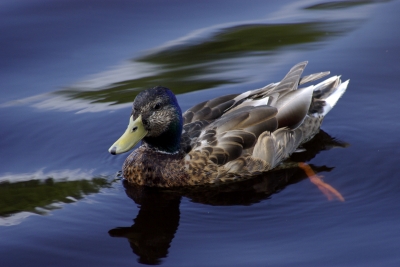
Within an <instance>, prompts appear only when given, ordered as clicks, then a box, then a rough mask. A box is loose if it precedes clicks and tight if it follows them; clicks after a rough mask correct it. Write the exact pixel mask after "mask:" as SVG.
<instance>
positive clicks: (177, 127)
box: [143, 121, 182, 154]
mask: <svg viewBox="0 0 400 267" xmlns="http://www.w3.org/2000/svg"><path fill="white" fill-rule="evenodd" d="M181 135H182V121H177V122H173V123H171V124H170V126H169V128H168V129H167V130H166V131H164V132H163V133H162V134H161V135H159V136H157V137H145V138H143V145H145V146H148V147H150V148H151V149H153V150H155V151H159V152H160V153H167V154H175V153H178V152H179V149H180V143H181Z"/></svg>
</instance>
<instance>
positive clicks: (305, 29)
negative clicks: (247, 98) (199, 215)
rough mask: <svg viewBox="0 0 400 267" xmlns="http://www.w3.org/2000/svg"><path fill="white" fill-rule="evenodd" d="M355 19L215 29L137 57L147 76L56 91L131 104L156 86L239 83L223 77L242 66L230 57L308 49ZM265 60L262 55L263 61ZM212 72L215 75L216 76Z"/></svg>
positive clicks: (186, 88) (348, 27) (193, 88)
mask: <svg viewBox="0 0 400 267" xmlns="http://www.w3.org/2000/svg"><path fill="white" fill-rule="evenodd" d="M357 23H358V21H357V22H356V21H335V22H329V23H327V22H325V23H321V22H310V23H297V24H249V25H241V26H236V27H230V28H225V29H221V30H219V31H218V32H216V33H214V34H211V36H209V37H207V38H203V39H199V40H196V41H193V42H185V43H183V44H179V45H174V46H169V47H166V48H163V49H161V50H157V51H154V52H151V53H148V54H147V55H144V56H142V57H140V58H137V59H135V60H134V61H135V62H137V63H146V64H151V65H152V66H154V69H155V72H152V73H149V76H146V77H140V78H136V79H131V80H125V81H121V82H117V83H113V84H110V85H107V86H106V88H94V89H96V90H91V91H83V90H81V89H80V88H76V89H66V90H62V91H60V92H59V93H61V94H63V95H67V96H68V97H70V98H72V99H85V100H88V101H90V102H91V103H106V102H108V103H109V102H112V103H114V104H121V103H128V102H132V101H133V99H134V98H135V96H136V95H137V94H138V92H140V91H141V90H144V89H146V88H149V87H153V86H156V85H163V86H167V87H169V88H172V89H173V91H174V93H176V94H181V93H185V92H190V91H196V90H201V89H208V88H214V87H217V86H220V85H224V84H232V83H238V82H242V81H243V80H242V79H244V78H242V79H241V78H240V77H239V78H238V77H223V76H224V74H225V76H226V72H227V71H230V70H235V69H236V70H237V69H243V66H242V64H241V63H240V62H239V63H237V64H236V63H234V61H233V60H238V59H244V58H249V57H260V56H268V55H272V54H275V53H278V51H280V50H282V49H285V48H288V49H289V48H290V49H314V48H315V47H316V46H317V45H322V44H323V41H325V42H326V41H327V40H328V39H330V38H333V37H337V36H341V35H343V34H345V33H347V32H349V31H350V30H352V29H354V27H355V26H356V25H357ZM267 63H268V59H265V64H267ZM217 76H218V77H217Z"/></svg>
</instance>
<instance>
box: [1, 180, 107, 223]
mask: <svg viewBox="0 0 400 267" xmlns="http://www.w3.org/2000/svg"><path fill="white" fill-rule="evenodd" d="M110 185H111V183H110V182H109V181H108V180H107V179H105V178H93V179H92V180H77V181H61V182H55V181H54V179H53V178H48V179H46V180H44V181H40V180H31V181H24V182H17V183H9V182H3V183H0V216H2V217H8V216H10V215H12V214H15V213H19V212H24V211H25V212H32V213H36V214H45V213H46V210H53V209H57V208H59V207H58V206H56V205H54V204H55V203H72V202H75V200H79V199H82V198H83V197H84V196H85V195H89V194H94V193H98V192H99V191H100V189H101V188H105V187H109V186H110ZM38 208H39V209H38ZM41 209H44V210H41Z"/></svg>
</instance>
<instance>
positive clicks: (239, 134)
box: [108, 61, 349, 188]
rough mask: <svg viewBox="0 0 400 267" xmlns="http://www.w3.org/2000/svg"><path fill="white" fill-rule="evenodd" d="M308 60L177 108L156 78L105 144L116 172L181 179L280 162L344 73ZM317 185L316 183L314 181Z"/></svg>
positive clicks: (165, 183) (242, 173)
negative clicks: (119, 159) (276, 77)
mask: <svg viewBox="0 0 400 267" xmlns="http://www.w3.org/2000/svg"><path fill="white" fill-rule="evenodd" d="M307 63H308V62H307V61H304V62H300V63H298V64H296V65H295V66H293V67H292V68H291V69H290V70H289V72H288V73H287V74H286V76H285V77H284V78H283V79H282V80H281V81H280V82H276V83H270V84H268V85H266V86H264V87H262V88H259V89H254V90H249V91H246V92H243V93H239V94H229V95H224V96H220V97H217V98H214V99H211V100H208V101H204V102H202V103H199V104H197V105H195V106H193V107H191V108H189V109H188V110H187V111H186V112H184V113H182V111H181V108H180V106H179V104H178V101H177V99H176V97H175V95H174V94H173V92H172V91H171V90H170V89H168V88H166V87H162V86H156V87H154V88H150V89H147V90H144V91H141V92H140V93H139V94H138V95H137V96H136V98H135V99H134V102H133V107H132V112H131V114H130V117H129V123H128V127H127V129H126V131H125V132H124V133H123V134H122V136H121V137H120V138H119V139H118V140H117V141H116V142H115V143H114V144H113V145H112V146H111V147H110V148H109V150H108V151H109V152H110V153H111V154H113V155H117V154H121V153H125V152H128V151H130V150H131V149H133V148H134V147H135V146H136V145H137V144H138V143H139V142H140V141H141V144H140V146H139V147H138V148H136V149H135V150H133V152H132V153H131V154H130V155H129V156H128V157H127V158H126V160H125V161H124V163H123V166H122V175H123V177H124V178H125V179H126V180H127V181H128V182H129V183H131V184H135V185H142V186H149V187H163V188H171V187H182V186H184V187H187V186H198V185H210V184H219V183H224V182H229V181H231V182H232V181H238V180H243V179H250V178H251V177H255V176H257V175H260V174H263V173H267V172H270V171H273V170H274V169H277V168H279V166H280V165H282V164H283V162H284V161H285V160H286V159H288V158H289V156H290V155H291V154H292V153H294V152H296V150H299V149H301V146H302V144H304V143H306V142H307V141H309V140H311V139H312V138H313V137H314V136H315V135H316V134H317V133H318V132H319V130H320V126H321V123H322V121H323V119H324V117H325V116H326V114H327V113H328V112H329V111H330V110H331V109H332V108H333V107H334V106H335V104H336V103H337V101H338V100H339V98H340V97H341V96H342V95H343V94H344V92H345V91H346V89H347V86H348V83H349V80H347V81H345V82H342V81H341V76H332V77H330V78H327V79H325V80H323V81H322V82H319V83H317V84H315V85H308V86H305V84H307V83H310V82H314V81H316V80H319V79H321V78H323V77H325V76H327V75H329V74H330V72H329V71H325V72H319V73H314V74H310V75H307V76H302V74H303V71H304V69H305V67H306V65H307ZM319 186H320V185H319Z"/></svg>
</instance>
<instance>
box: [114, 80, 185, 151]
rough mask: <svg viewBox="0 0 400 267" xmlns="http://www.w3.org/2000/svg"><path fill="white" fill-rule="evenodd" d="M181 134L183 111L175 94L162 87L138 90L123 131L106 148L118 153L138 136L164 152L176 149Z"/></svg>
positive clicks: (131, 143) (136, 141) (125, 148)
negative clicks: (126, 125)
mask: <svg viewBox="0 0 400 267" xmlns="http://www.w3.org/2000/svg"><path fill="white" fill-rule="evenodd" d="M181 134H182V111H181V108H180V107H179V105H178V101H177V100H176V97H175V95H174V94H173V93H172V92H171V90H169V89H168V88H165V87H159V86H158V87H154V88H151V89H147V90H145V91H142V92H140V93H139V94H138V95H137V97H136V98H135V101H134V102H133V108H132V113H131V116H130V118H129V125H128V128H127V129H126V131H125V133H124V134H123V135H122V136H121V137H120V138H119V139H118V140H117V141H116V142H115V143H114V144H113V145H112V146H111V147H110V149H109V150H108V151H109V152H110V153H111V154H113V155H115V154H120V153H124V152H127V151H129V150H130V149H132V148H133V147H134V146H135V145H136V144H137V143H138V142H139V141H140V140H143V142H144V143H146V145H148V146H149V147H151V148H153V149H156V150H158V151H160V152H164V153H175V152H177V151H179V148H180V147H179V144H180V138H181Z"/></svg>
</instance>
